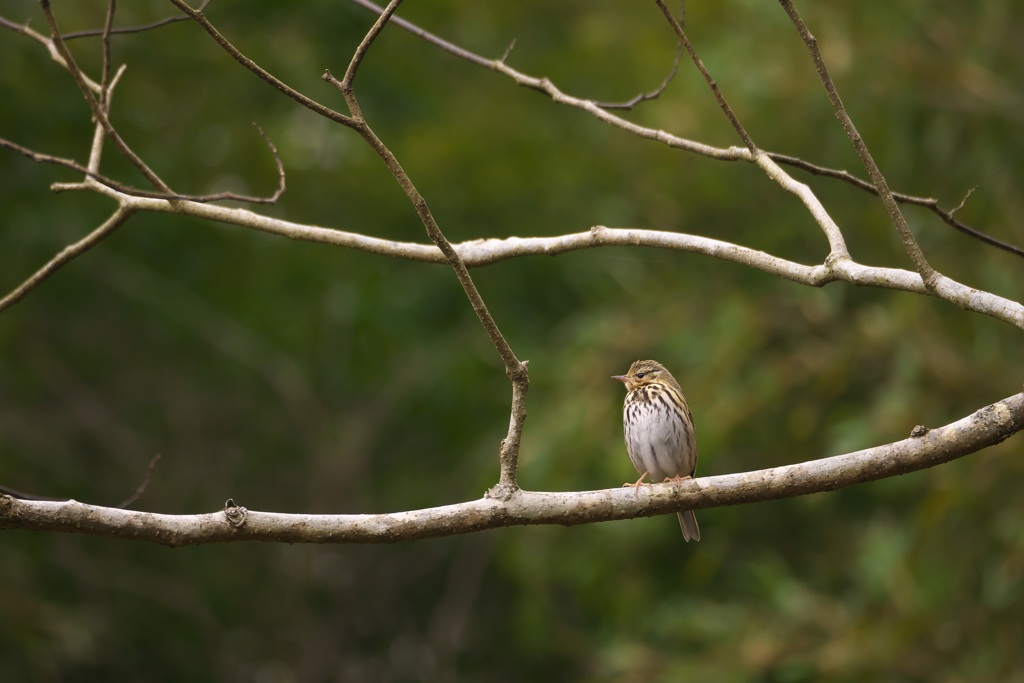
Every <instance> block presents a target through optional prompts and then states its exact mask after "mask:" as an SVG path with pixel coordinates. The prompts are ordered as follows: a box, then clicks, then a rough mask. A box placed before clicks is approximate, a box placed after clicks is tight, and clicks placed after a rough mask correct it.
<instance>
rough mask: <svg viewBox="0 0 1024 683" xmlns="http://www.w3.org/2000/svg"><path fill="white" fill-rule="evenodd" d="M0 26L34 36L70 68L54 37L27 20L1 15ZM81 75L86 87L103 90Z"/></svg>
mask: <svg viewBox="0 0 1024 683" xmlns="http://www.w3.org/2000/svg"><path fill="white" fill-rule="evenodd" d="M0 26H3V27H4V28H9V29H11V30H12V31H16V32H18V33H21V34H23V35H26V36H28V37H29V38H32V39H33V40H36V41H38V42H40V43H42V44H43V45H45V46H46V49H47V51H48V52H49V53H50V58H51V59H52V60H53V61H55V62H57V63H58V64H60V65H61V66H62V67H64V68H65V69H69V67H68V62H67V60H66V59H64V56H63V55H62V54H61V52H60V51H59V50H58V49H57V45H56V43H54V41H53V40H52V39H50V38H47V37H46V36H44V35H43V34H41V33H39V32H38V31H35V30H33V29H32V28H30V27H29V25H28V23H27V22H26V23H25V24H16V23H14V22H13V21H9V20H7V19H4V18H3V17H0ZM69 70H70V69H69ZM81 77H82V79H83V80H84V81H85V84H86V87H88V88H89V89H90V90H92V91H93V92H95V93H99V92H101V91H102V89H101V88H100V84H99V83H97V82H96V81H94V80H92V79H91V78H89V77H88V76H86V75H85V74H81Z"/></svg>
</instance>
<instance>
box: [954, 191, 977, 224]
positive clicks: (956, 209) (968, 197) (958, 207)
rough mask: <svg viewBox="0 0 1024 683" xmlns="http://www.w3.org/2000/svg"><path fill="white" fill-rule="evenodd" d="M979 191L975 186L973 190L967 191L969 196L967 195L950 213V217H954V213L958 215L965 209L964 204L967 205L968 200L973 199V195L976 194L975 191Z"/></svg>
mask: <svg viewBox="0 0 1024 683" xmlns="http://www.w3.org/2000/svg"><path fill="white" fill-rule="evenodd" d="M977 189H978V186H977V185H975V186H974V187H972V188H971V189H969V190H967V194H965V195H964V198H963V199H962V200H961V201H960V203H959V204H957V207H956V208H955V209H953V210H952V211H950V212H949V215H950V216H952V215H953V214H954V213H956V212H957V211H959V210H960V209H962V208H964V204H966V203H967V200H968V199H970V198H971V195H972V194H974V191H975V190H977Z"/></svg>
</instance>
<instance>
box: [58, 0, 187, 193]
mask: <svg viewBox="0 0 1024 683" xmlns="http://www.w3.org/2000/svg"><path fill="white" fill-rule="evenodd" d="M39 4H40V5H41V6H42V8H43V13H44V14H46V21H47V22H48V23H49V24H50V39H51V40H52V41H53V45H54V47H55V48H56V50H57V52H58V53H59V54H60V55H61V57H63V58H64V61H65V62H66V64H67V69H68V71H70V72H71V75H72V76H74V78H75V82H76V83H78V87H79V89H80V90H81V91H82V95H84V96H85V101H86V102H88V103H89V109H91V110H92V113H93V116H95V117H96V119H97V120H98V121H100V122H101V123H102V124H103V129H104V130H105V131H106V132H107V135H108V136H110V139H111V140H112V141H113V142H114V146H115V147H117V149H118V151H119V152H120V153H121V155H122V156H124V158H126V159H127V160H128V161H130V162H131V163H132V165H133V166H135V168H137V169H138V170H139V172H141V173H142V175H144V176H145V177H146V180H148V181H149V182H150V183H152V184H153V186H154V187H156V188H157V189H158V190H160V191H161V192H166V193H172V192H173V191H172V190H171V188H170V187H168V186H167V184H166V183H165V182H164V181H163V180H161V179H160V177H159V176H158V175H157V174H156V173H154V172H153V170H152V169H150V168H149V166H147V165H146V164H145V162H143V161H142V159H140V158H139V157H138V156H137V155H136V154H135V152H133V151H132V150H131V149H130V148H129V147H128V145H127V144H126V143H125V141H124V140H122V139H121V136H120V135H119V134H118V132H117V131H116V130H114V127H113V126H112V125H111V123H110V119H108V118H107V113H106V112H105V111H104V110H103V107H101V106H100V105H99V103H98V102H97V101H96V98H95V97H93V94H92V90H91V89H90V87H89V85H88V83H87V82H86V79H85V75H84V74H83V73H82V70H81V69H79V68H78V64H76V63H75V59H74V57H72V56H71V51H70V50H68V46H67V45H65V44H64V41H63V40H61V37H60V29H59V28H58V27H57V19H56V18H55V17H54V16H53V10H52V9H51V8H50V0H39ZM100 92H101V93H102V88H101V89H100Z"/></svg>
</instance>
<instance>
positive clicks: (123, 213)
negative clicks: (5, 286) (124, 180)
mask: <svg viewBox="0 0 1024 683" xmlns="http://www.w3.org/2000/svg"><path fill="white" fill-rule="evenodd" d="M133 213H135V211H134V210H133V209H130V208H128V207H125V206H121V207H118V209H117V211H115V212H114V214H113V215H112V216H111V217H110V218H108V219H107V220H106V221H104V223H103V225H101V226H100V227H98V228H96V229H95V230H93V231H92V232H90V233H89V234H88V235H86V236H85V237H83V238H82V239H80V240H79V241H77V242H75V243H74V244H69V245H68V246H66V247H64V249H63V250H61V252H60V253H59V254H57V255H56V256H54V257H53V258H52V259H50V262H49V263H47V264H46V265H45V266H43V267H42V268H40V269H39V270H38V271H36V272H35V274H34V275H32V277H30V278H29V279H27V280H25V281H24V282H23V283H21V284H20V285H19V286H18V287H17V288H15V290H14V291H13V292H11V293H10V294H8V295H7V296H5V297H4V298H3V299H0V311H3V310H4V309H7V308H10V307H11V306H13V305H14V304H16V303H18V302H19V301H21V299H22V298H23V297H24V296H25V295H26V294H28V293H29V292H31V291H32V290H33V289H35V288H36V287H38V286H39V285H40V284H42V282H43V280H45V279H46V278H48V277H50V276H51V275H53V273H55V272H56V271H57V270H58V269H59V268H60V267H61V266H63V265H64V264H65V263H67V262H68V261H71V260H72V259H74V258H75V257H77V256H80V255H82V254H84V253H85V252H87V251H89V250H90V249H92V248H93V247H94V246H96V245H97V244H99V243H100V242H101V241H102V240H103V239H104V238H105V237H106V236H107V235H109V234H110V233H112V232H114V231H115V230H117V229H118V228H119V227H121V226H122V225H124V222H125V221H126V220H128V219H129V218H130V217H131V215H132V214H133Z"/></svg>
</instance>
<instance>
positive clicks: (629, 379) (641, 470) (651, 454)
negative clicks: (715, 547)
mask: <svg viewBox="0 0 1024 683" xmlns="http://www.w3.org/2000/svg"><path fill="white" fill-rule="evenodd" d="M612 379H617V380H619V381H620V382H622V383H623V384H625V385H626V388H627V389H628V390H629V391H628V393H627V394H626V402H625V404H623V407H622V425H623V428H624V431H625V436H626V452H627V453H629V460H630V462H632V463H633V467H635V468H636V471H637V473H638V474H640V479H639V480H638V481H637V483H636V484H630V485H631V486H639V485H640V482H641V481H643V478H644V476H650V478H651V481H653V482H655V483H660V482H663V481H666V480H675V481H681V480H682V479H688V478H690V477H692V476H693V473H694V471H695V470H696V468H697V435H696V433H695V432H694V429H693V417H692V416H691V415H690V407H689V406H688V405H687V404H686V398H685V397H683V391H682V389H680V388H679V382H677V381H676V379H675V377H673V376H672V373H670V372H669V371H668V370H666V369H665V368H664V366H662V365H661V364H660V363H658V362H656V361H653V360H638V361H637V362H635V363H633V365H631V366H630V368H629V372H628V373H627V374H625V375H616V376H614V377H613V378H612ZM679 526H680V528H681V529H682V530H683V538H685V539H686V540H687V541H689V540H691V539H692V540H695V541H699V540H700V528H699V527H698V526H697V518H696V517H694V516H693V511H691V510H685V511H683V512H680V513H679Z"/></svg>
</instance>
